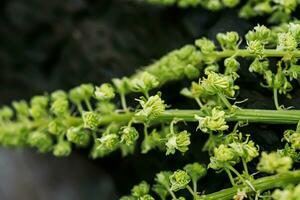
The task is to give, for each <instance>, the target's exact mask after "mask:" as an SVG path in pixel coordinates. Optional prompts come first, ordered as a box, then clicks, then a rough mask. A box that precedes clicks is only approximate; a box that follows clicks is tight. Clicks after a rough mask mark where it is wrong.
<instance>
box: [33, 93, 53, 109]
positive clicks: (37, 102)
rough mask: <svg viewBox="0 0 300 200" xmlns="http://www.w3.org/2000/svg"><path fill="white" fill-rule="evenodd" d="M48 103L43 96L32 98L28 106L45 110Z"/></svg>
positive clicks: (46, 98)
mask: <svg viewBox="0 0 300 200" xmlns="http://www.w3.org/2000/svg"><path fill="white" fill-rule="evenodd" d="M48 103H49V99H48V97H45V96H34V97H33V98H32V99H31V100H30V104H31V106H32V107H36V106H39V107H42V108H46V107H47V106H48Z"/></svg>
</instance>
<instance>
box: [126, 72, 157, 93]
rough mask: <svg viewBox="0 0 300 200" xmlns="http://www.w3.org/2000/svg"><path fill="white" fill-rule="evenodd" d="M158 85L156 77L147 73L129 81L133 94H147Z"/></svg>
mask: <svg viewBox="0 0 300 200" xmlns="http://www.w3.org/2000/svg"><path fill="white" fill-rule="evenodd" d="M158 85H159V82H158V81H157V79H156V77H155V76H154V75H152V74H150V73H149V72H143V73H142V74H141V75H140V76H138V77H136V78H134V79H133V80H132V81H131V87H132V90H133V91H135V92H148V91H149V90H151V89H153V88H156V87H157V86H158Z"/></svg>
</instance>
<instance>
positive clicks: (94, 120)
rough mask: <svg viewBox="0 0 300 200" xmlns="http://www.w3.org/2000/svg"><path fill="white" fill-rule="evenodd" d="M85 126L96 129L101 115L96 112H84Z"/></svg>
mask: <svg viewBox="0 0 300 200" xmlns="http://www.w3.org/2000/svg"><path fill="white" fill-rule="evenodd" d="M82 119H83V124H84V125H83V126H84V128H89V129H96V128H97V127H98V125H99V124H100V117H99V115H98V114H97V113H95V112H91V111H90V112H84V113H82Z"/></svg>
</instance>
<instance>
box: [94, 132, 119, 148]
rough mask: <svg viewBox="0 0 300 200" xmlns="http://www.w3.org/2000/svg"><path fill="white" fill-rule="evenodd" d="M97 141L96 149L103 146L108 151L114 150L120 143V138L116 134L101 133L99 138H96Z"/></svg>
mask: <svg viewBox="0 0 300 200" xmlns="http://www.w3.org/2000/svg"><path fill="white" fill-rule="evenodd" d="M97 141H98V142H99V145H98V146H97V148H98V149H100V148H103V149H105V150H108V151H114V150H115V149H116V148H118V146H119V144H120V139H119V136H118V135H117V134H107V135H103V136H102V137H101V138H98V139H97Z"/></svg>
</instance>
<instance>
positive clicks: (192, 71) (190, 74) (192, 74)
mask: <svg viewBox="0 0 300 200" xmlns="http://www.w3.org/2000/svg"><path fill="white" fill-rule="evenodd" d="M184 74H185V75H186V77H187V78H188V79H195V78H197V77H199V76H200V71H199V69H198V68H197V67H195V66H194V65H191V64H188V65H187V66H186V67H185V68H184Z"/></svg>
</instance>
